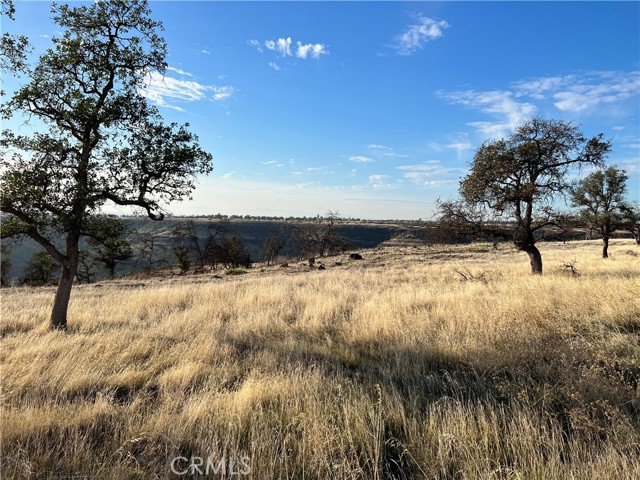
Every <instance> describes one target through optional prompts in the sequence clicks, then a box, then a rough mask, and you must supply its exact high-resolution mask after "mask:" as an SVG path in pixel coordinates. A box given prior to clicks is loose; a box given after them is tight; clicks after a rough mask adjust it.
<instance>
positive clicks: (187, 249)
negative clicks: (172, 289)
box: [172, 220, 251, 274]
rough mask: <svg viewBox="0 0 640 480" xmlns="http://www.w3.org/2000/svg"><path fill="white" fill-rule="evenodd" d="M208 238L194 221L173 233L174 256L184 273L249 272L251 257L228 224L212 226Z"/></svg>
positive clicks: (222, 221) (175, 229)
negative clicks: (244, 270) (227, 269)
mask: <svg viewBox="0 0 640 480" xmlns="http://www.w3.org/2000/svg"><path fill="white" fill-rule="evenodd" d="M204 228H205V229H206V231H207V232H206V235H204V236H201V235H200V234H199V232H198V229H197V225H196V223H195V222H194V221H193V220H190V221H188V222H185V223H183V224H181V225H179V226H177V227H175V228H174V229H173V232H172V233H173V245H172V250H173V254H174V255H175V257H176V260H177V263H178V266H179V267H180V273H182V274H185V273H188V272H189V271H190V270H191V269H192V268H193V272H194V273H201V272H203V271H205V270H206V269H212V270H216V269H217V268H218V267H219V266H223V267H225V268H238V267H241V266H242V267H245V268H249V266H250V265H251V255H250V253H249V251H248V249H247V247H246V245H245V243H244V241H243V240H242V238H241V237H240V236H239V235H236V234H234V233H233V232H232V231H231V230H230V228H229V222H228V221H227V220H219V221H217V222H209V223H207V224H206V225H205V227H204Z"/></svg>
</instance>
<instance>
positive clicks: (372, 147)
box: [367, 143, 392, 150]
mask: <svg viewBox="0 0 640 480" xmlns="http://www.w3.org/2000/svg"><path fill="white" fill-rule="evenodd" d="M367 148H371V149H373V150H392V148H391V147H385V146H384V145H377V144H375V143H371V144H369V145H367Z"/></svg>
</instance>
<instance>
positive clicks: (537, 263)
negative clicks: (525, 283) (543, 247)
mask: <svg viewBox="0 0 640 480" xmlns="http://www.w3.org/2000/svg"><path fill="white" fill-rule="evenodd" d="M525 252H527V254H528V255H529V261H530V263H531V273H533V274H536V275H542V255H540V250H538V248H537V247H536V246H535V245H528V246H527V249H526V250H525Z"/></svg>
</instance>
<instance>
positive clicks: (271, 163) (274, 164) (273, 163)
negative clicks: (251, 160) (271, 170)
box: [260, 160, 284, 167]
mask: <svg viewBox="0 0 640 480" xmlns="http://www.w3.org/2000/svg"><path fill="white" fill-rule="evenodd" d="M260 163H261V164H262V165H268V166H270V167H284V163H280V162H278V161H276V160H268V161H266V162H260Z"/></svg>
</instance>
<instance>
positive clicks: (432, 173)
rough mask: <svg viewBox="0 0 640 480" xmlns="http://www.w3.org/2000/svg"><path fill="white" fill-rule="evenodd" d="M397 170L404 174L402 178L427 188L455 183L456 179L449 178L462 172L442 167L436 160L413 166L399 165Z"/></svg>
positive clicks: (458, 169)
mask: <svg viewBox="0 0 640 480" xmlns="http://www.w3.org/2000/svg"><path fill="white" fill-rule="evenodd" d="M397 169H398V170H400V171H402V172H404V173H403V174H402V176H403V178H405V179H407V180H409V181H411V182H413V183H416V184H418V185H428V186H433V185H446V184H453V183H455V182H457V179H455V178H451V177H452V175H454V174H459V173H460V172H462V171H463V169H461V168H447V167H443V166H442V165H441V164H440V162H439V161H438V160H431V161H428V162H424V163H419V164H415V165H401V166H399V167H397Z"/></svg>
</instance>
